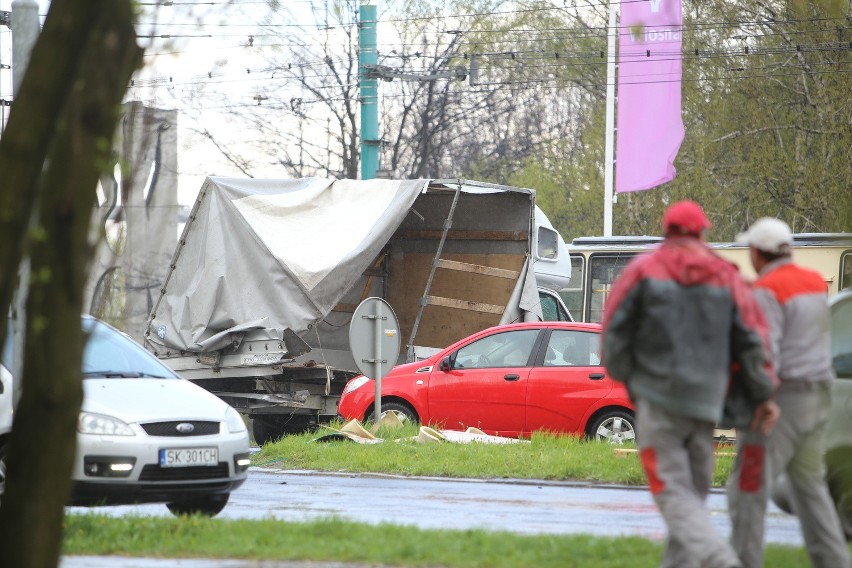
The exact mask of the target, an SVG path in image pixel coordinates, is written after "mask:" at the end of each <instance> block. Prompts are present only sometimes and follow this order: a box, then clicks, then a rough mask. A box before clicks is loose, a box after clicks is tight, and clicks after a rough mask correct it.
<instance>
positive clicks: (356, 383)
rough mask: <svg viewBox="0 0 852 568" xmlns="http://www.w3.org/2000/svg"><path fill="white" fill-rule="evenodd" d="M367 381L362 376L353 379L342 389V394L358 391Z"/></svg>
mask: <svg viewBox="0 0 852 568" xmlns="http://www.w3.org/2000/svg"><path fill="white" fill-rule="evenodd" d="M369 381H370V379H368V378H367V377H365V376H364V375H361V376H360V377H355V378H354V379H352V380H351V381H349V382H348V383H346V386H345V387H344V388H343V394H346V393H348V392H352V391H354V390H358V389H360V388H361V387H363V386H364V385H366V384H367V383H368V382H369Z"/></svg>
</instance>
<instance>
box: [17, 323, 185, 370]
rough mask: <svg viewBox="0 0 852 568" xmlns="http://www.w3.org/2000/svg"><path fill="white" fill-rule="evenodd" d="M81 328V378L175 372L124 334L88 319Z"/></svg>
mask: <svg viewBox="0 0 852 568" xmlns="http://www.w3.org/2000/svg"><path fill="white" fill-rule="evenodd" d="M83 331H84V332H86V333H87V334H88V335H89V338H88V341H86V347H85V349H84V350H83V369H82V371H83V378H111V377H115V378H151V377H157V378H163V379H176V378H178V377H177V375H175V373H174V372H173V371H172V370H171V369H169V368H168V367H166V366H165V365H164V364H163V363H160V361H159V360H158V359H157V358H156V357H154V356H153V355H152V354H151V353H149V352H148V351H146V350H145V349H144V348H143V347H142V346H141V345H139V344H137V343H136V342H135V341H133V340H132V339H131V338H130V337H128V336H127V335H125V334H123V333H121V332H120V331H118V330H116V329H115V328H113V327H110V326H108V325H106V324H104V323H102V322H99V321H97V320H95V319H92V318H88V317H86V318H83ZM11 337H12V330H11V326H10V327H9V329H8V332H7V336H6V342H5V344H4V346H3V354H2V357H3V365H4V366H5V367H6V368H7V369H12V368H14V366H13V365H12V359H13V350H12V348H11V345H12V340H11Z"/></svg>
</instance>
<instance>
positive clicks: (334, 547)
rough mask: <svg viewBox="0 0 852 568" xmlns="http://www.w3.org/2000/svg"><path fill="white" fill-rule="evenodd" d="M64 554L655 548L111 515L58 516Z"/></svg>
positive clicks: (525, 561) (491, 562) (425, 557)
mask: <svg viewBox="0 0 852 568" xmlns="http://www.w3.org/2000/svg"><path fill="white" fill-rule="evenodd" d="M65 535H66V536H65V542H64V550H63V552H64V554H72V555H73V554H85V555H124V556H147V557H159V558H242V559H252V560H313V561H335V562H358V563H364V564H371V565H376V564H381V565H391V566H415V567H422V566H429V567H432V568H435V567H439V566H446V567H454V568H486V567H487V568H503V567H505V568H522V567H527V566H529V567H531V568H532V567H534V568H548V567H554V568H556V567H559V568H600V567H602V566H606V567H607V568H628V567H629V568H644V567H647V568H652V567H655V566H658V565H659V562H660V558H661V555H662V545H661V544H660V543H657V542H653V541H650V540H646V539H643V538H639V537H626V538H600V537H591V536H563V535H539V536H524V535H517V534H513V533H505V532H489V531H481V530H468V531H449V530H420V529H417V528H413V527H402V526H396V525H378V526H371V525H365V524H359V523H351V522H347V521H342V520H338V519H328V520H324V521H316V522H308V523H290V522H283V521H276V520H271V519H270V520H260V521H258V520H220V519H208V518H201V517H189V518H168V517H164V518H150V517H125V518H113V517H107V516H104V515H99V514H86V515H69V516H67V517H66V519H65ZM807 563H808V560H807V556H806V554H805V552H804V550H803V549H801V548H795V547H783V546H769V547H768V548H767V552H766V565H767V566H772V567H773V568H795V567H800V566H807Z"/></svg>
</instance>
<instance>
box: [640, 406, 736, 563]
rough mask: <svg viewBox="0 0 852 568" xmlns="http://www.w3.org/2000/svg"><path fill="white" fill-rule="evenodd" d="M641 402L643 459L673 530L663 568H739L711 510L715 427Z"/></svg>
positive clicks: (734, 555)
mask: <svg viewBox="0 0 852 568" xmlns="http://www.w3.org/2000/svg"><path fill="white" fill-rule="evenodd" d="M636 402H637V404H636V434H637V437H638V438H639V457H640V459H641V461H642V467H643V468H644V469H645V476H646V477H647V480H648V487H649V489H650V490H651V494H652V495H653V497H654V502H655V503H656V504H657V508H658V509H659V510H660V513H661V514H662V516H663V519H665V521H666V526H667V528H668V537H667V540H666V546H665V551H664V553H663V560H662V563H661V564H660V566H661V568H733V567H736V566H739V559H738V558H737V556H736V554H735V553H734V550H733V548H731V545H730V544H728V542H727V541H726V540H725V539H724V538H722V537H721V536H720V535H719V534H718V532H717V531H716V528H715V527H714V526H713V524H712V522H711V521H710V513H709V511H708V510H707V507H706V505H705V501H706V498H707V494H708V493H709V492H710V486H711V483H712V479H713V428H714V424H713V423H712V422H707V421H703V420H695V419H692V418H687V417H685V416H680V415H677V414H674V413H671V412H669V411H668V410H666V409H665V408H663V407H661V406H659V405H657V404H654V403H652V402H650V401H648V400H647V399H644V398H639V399H638V400H637V401H636Z"/></svg>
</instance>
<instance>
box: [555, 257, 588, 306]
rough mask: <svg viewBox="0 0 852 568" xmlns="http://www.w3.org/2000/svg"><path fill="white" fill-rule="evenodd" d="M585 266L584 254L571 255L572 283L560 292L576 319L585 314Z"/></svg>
mask: <svg viewBox="0 0 852 568" xmlns="http://www.w3.org/2000/svg"><path fill="white" fill-rule="evenodd" d="M585 264H586V258H585V257H584V256H583V255H582V254H579V253H575V254H572V255H571V283H570V284H569V285H568V288H564V289H562V290H560V291H559V296H560V297H561V298H562V301H563V302H565V306H566V307H567V308H568V311H569V312H571V313H572V314H574V316H575V317H581V316H578V315H577V314H583V296H584V295H585V290H586V274H585V272H586V271H585ZM578 321H579V320H578Z"/></svg>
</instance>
